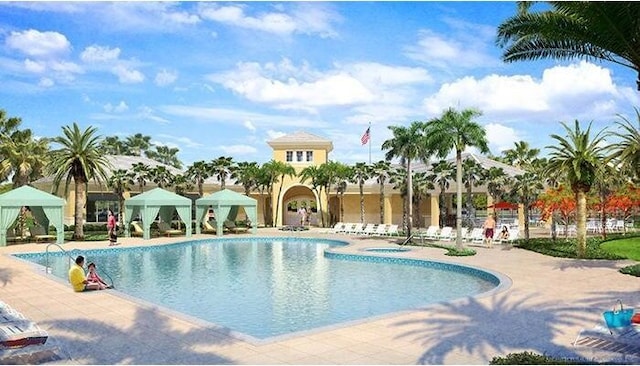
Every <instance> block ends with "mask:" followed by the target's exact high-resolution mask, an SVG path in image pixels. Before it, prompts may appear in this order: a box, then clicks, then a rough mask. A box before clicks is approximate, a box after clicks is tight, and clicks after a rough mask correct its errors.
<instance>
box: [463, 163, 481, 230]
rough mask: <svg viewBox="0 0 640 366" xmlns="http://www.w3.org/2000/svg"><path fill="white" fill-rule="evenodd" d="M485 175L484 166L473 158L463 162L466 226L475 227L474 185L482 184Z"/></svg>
mask: <svg viewBox="0 0 640 366" xmlns="http://www.w3.org/2000/svg"><path fill="white" fill-rule="evenodd" d="M484 175H485V171H484V168H483V167H482V165H480V163H478V162H477V161H476V160H475V159H473V158H467V159H465V160H464V161H463V162H462V182H463V183H464V186H465V187H466V188H467V200H466V207H467V217H466V226H467V227H473V223H474V221H475V217H476V214H475V208H474V207H473V193H472V192H473V186H474V185H476V184H482V183H484V182H483V178H484Z"/></svg>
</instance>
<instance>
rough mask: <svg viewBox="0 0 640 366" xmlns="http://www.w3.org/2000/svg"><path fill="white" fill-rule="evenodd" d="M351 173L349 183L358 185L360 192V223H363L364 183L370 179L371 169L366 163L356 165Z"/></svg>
mask: <svg viewBox="0 0 640 366" xmlns="http://www.w3.org/2000/svg"><path fill="white" fill-rule="evenodd" d="M351 173H352V175H351V182H353V183H356V184H357V185H358V189H359V192H360V223H364V183H365V182H366V181H367V179H369V178H371V167H370V166H369V165H367V163H356V165H354V166H353V167H352V168H351Z"/></svg>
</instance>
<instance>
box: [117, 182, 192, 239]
mask: <svg viewBox="0 0 640 366" xmlns="http://www.w3.org/2000/svg"><path fill="white" fill-rule="evenodd" d="M174 208H175V210H176V211H178V216H179V217H180V219H181V220H182V222H184V224H185V226H186V235H187V237H190V236H191V200H190V199H189V198H187V197H183V196H180V195H178V194H175V193H173V192H169V191H166V190H164V189H162V188H154V189H152V190H150V191H147V192H144V193H140V194H139V195H137V196H134V197H131V198H129V199H127V200H125V201H124V209H125V218H126V222H125V224H124V230H125V231H124V232H125V236H126V237H129V236H130V235H131V234H130V232H129V224H130V223H131V221H133V218H134V217H136V216H138V215H140V218H141V219H142V229H143V230H144V234H143V235H142V238H143V239H150V238H151V223H152V222H153V221H154V220H155V219H156V216H157V215H158V213H159V214H160V219H161V220H162V221H163V222H171V219H172V216H173V210H174Z"/></svg>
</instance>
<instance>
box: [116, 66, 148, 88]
mask: <svg viewBox="0 0 640 366" xmlns="http://www.w3.org/2000/svg"><path fill="white" fill-rule="evenodd" d="M111 72H113V73H114V74H115V75H116V76H118V81H120V82H121V83H123V84H137V83H141V82H143V81H144V75H143V74H142V73H141V72H140V71H138V70H134V69H131V68H128V67H127V66H125V65H123V64H119V65H116V66H114V67H113V68H111Z"/></svg>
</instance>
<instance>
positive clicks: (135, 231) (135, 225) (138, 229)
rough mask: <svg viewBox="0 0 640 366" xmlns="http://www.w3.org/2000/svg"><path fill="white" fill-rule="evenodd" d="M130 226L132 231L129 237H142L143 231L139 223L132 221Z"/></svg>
mask: <svg viewBox="0 0 640 366" xmlns="http://www.w3.org/2000/svg"><path fill="white" fill-rule="evenodd" d="M131 226H133V231H132V232H131V236H139V237H143V236H144V229H142V226H140V223H139V222H137V221H132V222H131Z"/></svg>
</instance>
